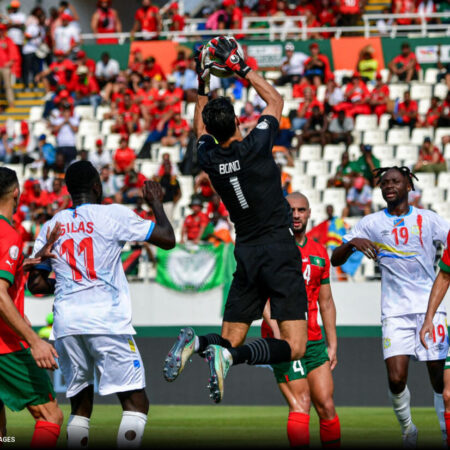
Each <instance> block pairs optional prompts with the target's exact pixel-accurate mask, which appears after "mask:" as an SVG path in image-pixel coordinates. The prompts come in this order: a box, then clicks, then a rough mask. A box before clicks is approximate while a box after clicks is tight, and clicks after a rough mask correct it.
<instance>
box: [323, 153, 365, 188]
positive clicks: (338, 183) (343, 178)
mask: <svg viewBox="0 0 450 450" xmlns="http://www.w3.org/2000/svg"><path fill="white" fill-rule="evenodd" d="M358 171H359V167H358V166H357V165H356V164H355V163H354V162H353V161H350V156H349V154H348V151H347V150H346V151H345V152H343V153H342V156H341V163H340V164H339V165H338V166H337V167H336V173H335V174H334V177H333V178H330V179H329V180H328V183H327V186H328V187H343V188H345V190H346V191H348V190H349V189H350V187H351V186H352V184H353V179H354V178H355V177H356V176H357V175H358Z"/></svg>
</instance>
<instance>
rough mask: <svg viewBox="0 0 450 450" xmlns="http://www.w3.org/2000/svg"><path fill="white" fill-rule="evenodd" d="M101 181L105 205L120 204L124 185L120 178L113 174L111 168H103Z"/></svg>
mask: <svg viewBox="0 0 450 450" xmlns="http://www.w3.org/2000/svg"><path fill="white" fill-rule="evenodd" d="M100 180H101V182H102V192H103V203H106V204H109V203H120V202H121V195H120V190H121V188H122V184H121V183H120V179H119V177H118V176H116V175H115V174H114V173H112V171H111V168H110V166H104V167H102V170H101V171H100Z"/></svg>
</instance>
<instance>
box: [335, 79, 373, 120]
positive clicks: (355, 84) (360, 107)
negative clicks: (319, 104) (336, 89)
mask: <svg viewBox="0 0 450 450" xmlns="http://www.w3.org/2000/svg"><path fill="white" fill-rule="evenodd" d="M369 96H370V93H369V90H368V89H367V86H366V84H365V83H364V81H362V80H361V76H360V74H359V72H354V73H353V76H352V79H351V81H350V83H348V84H347V86H346V87H345V93H344V97H345V101H344V102H343V103H341V104H339V105H337V106H335V108H334V109H335V110H336V111H340V110H342V109H343V110H344V111H345V113H346V114H347V115H349V116H351V117H355V116H356V115H358V114H370V106H369V104H368V102H369Z"/></svg>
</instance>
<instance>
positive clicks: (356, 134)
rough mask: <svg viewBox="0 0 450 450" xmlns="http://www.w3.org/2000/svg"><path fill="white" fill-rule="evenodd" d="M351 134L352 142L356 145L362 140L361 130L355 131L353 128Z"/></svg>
mask: <svg viewBox="0 0 450 450" xmlns="http://www.w3.org/2000/svg"><path fill="white" fill-rule="evenodd" d="M352 136H353V143H354V144H356V145H359V144H361V142H362V139H361V137H362V132H361V131H357V130H353V131H352Z"/></svg>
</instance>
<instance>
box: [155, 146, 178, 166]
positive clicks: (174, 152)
mask: <svg viewBox="0 0 450 450" xmlns="http://www.w3.org/2000/svg"><path fill="white" fill-rule="evenodd" d="M164 153H168V154H169V155H170V160H171V161H172V162H173V163H177V162H180V147H178V146H173V147H163V146H161V147H160V148H159V153H158V158H159V160H160V161H162V155H164Z"/></svg>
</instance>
